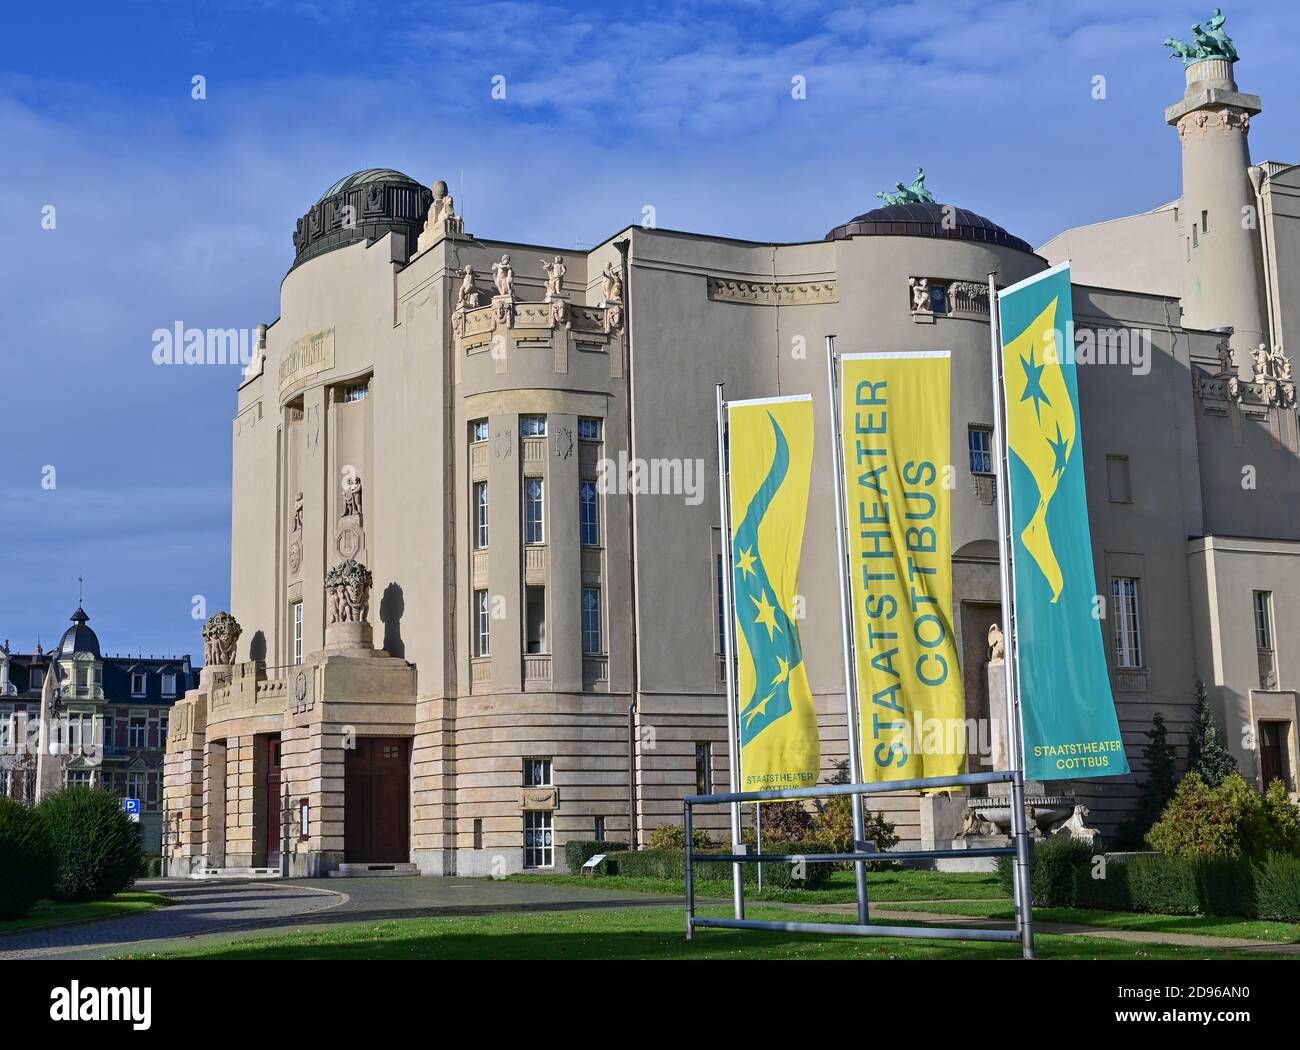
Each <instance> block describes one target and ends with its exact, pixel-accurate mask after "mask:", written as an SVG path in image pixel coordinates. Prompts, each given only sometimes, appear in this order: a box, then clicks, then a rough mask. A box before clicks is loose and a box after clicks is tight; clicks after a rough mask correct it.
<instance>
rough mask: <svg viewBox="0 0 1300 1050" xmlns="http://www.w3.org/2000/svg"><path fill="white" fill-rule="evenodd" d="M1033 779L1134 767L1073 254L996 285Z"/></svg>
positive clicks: (1019, 654) (1019, 653) (1017, 650)
mask: <svg viewBox="0 0 1300 1050" xmlns="http://www.w3.org/2000/svg"><path fill="white" fill-rule="evenodd" d="M998 316H999V318H1000V320H1001V325H1002V373H1003V386H1004V396H1005V405H1006V420H1007V435H1006V440H1007V469H1008V472H1009V474H1010V478H1009V483H1008V485H1007V492H1008V495H1009V497H1010V503H1011V564H1012V579H1013V581H1014V593H1015V624H1016V638H1015V647H1014V650H1013V651H1014V654H1015V659H1016V665H1017V669H1018V674H1019V678H1018V682H1019V689H1020V709H1021V720H1022V723H1023V732H1024V743H1025V749H1024V750H1025V777H1026V778H1027V779H1030V780H1064V779H1070V778H1073V777H1100V776H1119V775H1121V774H1124V773H1127V772H1128V771H1129V767H1128V759H1127V758H1126V757H1125V754H1124V742H1123V740H1122V739H1121V737H1120V731H1119V719H1118V718H1117V717H1116V714H1115V701H1114V698H1113V696H1112V694H1111V689H1110V673H1109V669H1108V666H1107V662H1106V649H1105V643H1104V641H1103V638H1102V626H1101V617H1102V616H1103V615H1105V608H1106V599H1105V597H1104V596H1103V595H1101V594H1099V593H1098V587H1097V577H1096V574H1095V572H1094V569H1093V562H1092V533H1091V530H1090V529H1089V527H1088V498H1087V494H1086V492H1085V489H1084V473H1083V444H1082V434H1081V433H1080V429H1079V381H1078V375H1077V371H1076V365H1075V361H1074V352H1073V351H1074V311H1073V304H1072V302H1071V297H1070V264H1069V263H1063V264H1061V265H1060V266H1056V267H1053V268H1052V269H1050V270H1046V271H1044V272H1043V273H1041V274H1038V275H1036V276H1034V277H1031V278H1030V279H1029V280H1027V281H1022V282H1020V283H1019V284H1016V285H1013V286H1012V287H1010V288H1007V289H1004V290H1003V291H1001V292H999V293H998Z"/></svg>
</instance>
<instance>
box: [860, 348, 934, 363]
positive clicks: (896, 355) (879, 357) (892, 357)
mask: <svg viewBox="0 0 1300 1050" xmlns="http://www.w3.org/2000/svg"><path fill="white" fill-rule="evenodd" d="M918 357H952V351H951V350H898V351H892V352H890V351H886V352H884V353H879V354H840V355H839V359H840V360H841V361H871V360H876V361H899V360H906V359H908V358H918Z"/></svg>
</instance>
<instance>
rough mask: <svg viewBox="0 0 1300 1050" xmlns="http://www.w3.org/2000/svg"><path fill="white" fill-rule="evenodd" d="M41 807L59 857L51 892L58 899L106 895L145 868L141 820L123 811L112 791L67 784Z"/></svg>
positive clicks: (118, 888) (128, 883)
mask: <svg viewBox="0 0 1300 1050" xmlns="http://www.w3.org/2000/svg"><path fill="white" fill-rule="evenodd" d="M36 808H37V810H38V811H39V812H40V813H41V814H42V816H44V818H45V820H46V822H47V823H48V825H49V828H50V835H51V837H52V839H53V841H54V852H55V855H56V857H57V858H58V875H57V876H56V878H55V881H54V889H53V892H52V893H51V894H50V895H51V896H52V897H53V898H54V899H56V900H70V901H91V900H102V899H104V898H106V897H111V896H112V895H113V894H115V893H117V892H118V891H119V890H124V889H126V888H127V887H128V886H130V885H131V883H132V882H134V881H135V878H136V874H137V873H138V872H139V871H140V852H141V851H140V833H139V830H138V825H136V824H133V823H131V821H130V819H129V818H128V817H127V815H126V814H125V813H124V812H122V803H121V801H120V800H119V799H118V798H117V796H116V795H114V794H113V793H112V792H111V791H106V790H105V789H103V788H98V787H96V788H85V787H73V788H66V789H64V790H63V791H60V792H58V793H57V794H55V795H51V796H50V797H49V798H47V799H45V801H43V802H42V803H41V804H40V805H39V806H37V807H36Z"/></svg>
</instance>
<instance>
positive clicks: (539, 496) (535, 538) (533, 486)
mask: <svg viewBox="0 0 1300 1050" xmlns="http://www.w3.org/2000/svg"><path fill="white" fill-rule="evenodd" d="M545 490H546V485H545V483H544V482H543V481H542V479H541V478H524V542H525V543H545V542H546V530H545V529H544V528H543V525H542V519H543V515H544V513H545V502H546V500H545Z"/></svg>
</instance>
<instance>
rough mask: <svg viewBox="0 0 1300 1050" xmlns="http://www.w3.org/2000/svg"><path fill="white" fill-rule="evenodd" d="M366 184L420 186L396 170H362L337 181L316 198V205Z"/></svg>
mask: <svg viewBox="0 0 1300 1050" xmlns="http://www.w3.org/2000/svg"><path fill="white" fill-rule="evenodd" d="M367 182H406V183H410V185H412V186H418V185H420V184H419V182H417V181H416V180H415V179H413V178H411V176H409V175H406V174H404V173H403V172H400V171H398V170H397V169H396V168H363V169H362V170H361V171H354V172H353V173H352V174H351V175H345V176H344V177H343V178H341V179H339V181H338V182H336V183H334V185H333V186H331V187H330V188H329V189H327V190H326V191H325V192H324V193H322V194H321V195H320V196H319V197H317V198H316V203H317V204H319V203H320V202H321V201H323V200H324V199H325V198H326V197H333V196H334V195H335V194H336V193H342V192H343V191H344V190H350V189H351V188H352V187H353V186H362V185H364V184H365V183H367Z"/></svg>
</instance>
